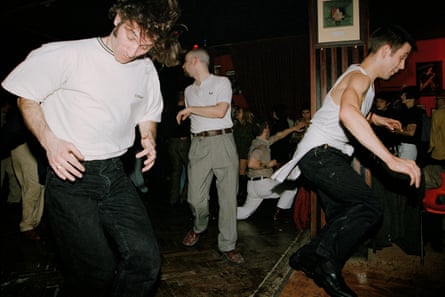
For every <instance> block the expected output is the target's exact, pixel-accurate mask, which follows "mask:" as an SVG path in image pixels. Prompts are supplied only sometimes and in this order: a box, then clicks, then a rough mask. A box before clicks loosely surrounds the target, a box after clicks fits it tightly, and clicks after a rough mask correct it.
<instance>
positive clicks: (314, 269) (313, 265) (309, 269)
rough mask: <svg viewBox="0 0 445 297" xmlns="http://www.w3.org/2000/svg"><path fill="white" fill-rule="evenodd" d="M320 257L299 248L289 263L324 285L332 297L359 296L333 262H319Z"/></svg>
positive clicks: (319, 284)
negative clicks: (337, 270)
mask: <svg viewBox="0 0 445 297" xmlns="http://www.w3.org/2000/svg"><path fill="white" fill-rule="evenodd" d="M319 259H320V258H318V259H317V257H316V256H315V255H310V254H307V253H305V252H304V250H302V249H299V250H298V251H297V252H296V253H294V254H293V255H292V256H291V257H290V259H289V265H290V266H291V267H292V268H293V269H295V270H301V271H303V272H304V273H305V274H306V276H307V277H310V278H312V279H313V280H314V282H315V283H316V284H317V285H318V286H320V287H322V288H323V289H324V290H325V291H326V292H327V293H328V294H329V295H330V296H332V297H357V294H356V293H355V292H354V291H352V290H351V289H350V288H349V287H348V286H347V285H346V283H345V281H344V279H343V277H342V276H341V274H340V273H338V272H336V269H335V267H334V265H332V264H331V262H325V263H323V264H319V263H318V262H317V261H319Z"/></svg>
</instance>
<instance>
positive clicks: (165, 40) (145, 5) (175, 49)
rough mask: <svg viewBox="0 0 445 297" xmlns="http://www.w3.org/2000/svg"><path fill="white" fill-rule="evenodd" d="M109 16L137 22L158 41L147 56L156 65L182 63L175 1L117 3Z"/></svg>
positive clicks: (117, 1)
mask: <svg viewBox="0 0 445 297" xmlns="http://www.w3.org/2000/svg"><path fill="white" fill-rule="evenodd" d="M109 12H110V17H111V18H114V17H115V16H116V15H117V14H119V16H120V17H121V18H122V20H123V21H131V22H136V23H137V24H138V25H139V27H140V28H141V30H142V31H143V32H145V34H147V36H150V37H151V38H152V39H153V40H154V41H155V42H154V45H153V48H152V49H151V50H150V51H149V53H148V54H149V56H150V57H151V58H152V60H153V61H157V62H159V63H161V64H164V65H166V66H168V67H170V66H176V65H178V64H179V63H180V62H179V59H178V58H179V55H180V54H182V53H183V51H182V48H181V45H180V43H179V40H178V37H179V34H178V32H177V31H176V30H175V24H176V21H177V20H178V18H179V16H180V9H179V5H178V3H177V1H176V0H116V3H115V4H114V5H113V6H112V7H111V8H110V11H109Z"/></svg>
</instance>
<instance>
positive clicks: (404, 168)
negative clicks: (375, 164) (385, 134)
mask: <svg viewBox="0 0 445 297" xmlns="http://www.w3.org/2000/svg"><path fill="white" fill-rule="evenodd" d="M387 165H388V167H389V169H391V170H393V171H395V172H399V173H404V174H406V175H408V176H409V177H410V185H411V186H412V185H415V186H416V188H419V187H420V181H421V174H422V173H421V170H420V168H419V167H418V166H417V164H416V162H415V161H413V160H408V159H402V158H398V157H396V156H394V157H393V158H392V159H391V161H390V162H388V163H387Z"/></svg>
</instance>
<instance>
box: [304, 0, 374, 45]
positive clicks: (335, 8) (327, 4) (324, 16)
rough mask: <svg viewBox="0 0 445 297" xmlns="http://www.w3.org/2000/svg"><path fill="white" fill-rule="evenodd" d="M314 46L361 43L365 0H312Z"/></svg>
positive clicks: (364, 22) (365, 8) (364, 18)
mask: <svg viewBox="0 0 445 297" xmlns="http://www.w3.org/2000/svg"><path fill="white" fill-rule="evenodd" d="M313 4H314V9H313V11H314V14H315V16H314V17H313V20H314V21H315V24H314V28H315V29H316V30H314V34H315V36H314V40H315V45H316V47H328V46H331V47H332V46H344V45H361V44H364V37H365V33H366V30H365V29H366V28H365V26H366V24H367V21H366V16H365V13H366V11H367V1H366V0H313Z"/></svg>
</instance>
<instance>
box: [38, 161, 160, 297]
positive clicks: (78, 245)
mask: <svg viewBox="0 0 445 297" xmlns="http://www.w3.org/2000/svg"><path fill="white" fill-rule="evenodd" d="M84 165H85V168H86V171H85V174H84V176H83V178H81V179H78V180H76V181H75V182H69V181H63V180H61V179H59V178H58V177H57V176H56V175H55V174H54V173H53V172H51V173H50V174H49V175H48V178H47V185H46V197H45V199H46V212H47V215H48V219H49V223H50V226H51V230H52V232H53V235H54V238H55V241H56V244H57V246H58V250H59V253H60V257H61V260H62V263H63V266H62V269H63V270H64V272H65V275H66V279H65V284H66V286H65V289H64V290H66V292H68V293H69V294H67V293H65V292H64V293H65V294H66V296H89V297H96V296H116V297H125V296H131V297H136V296H144V297H145V296H148V294H149V292H150V291H151V289H152V288H153V285H154V284H155V283H156V281H157V279H158V275H159V270H160V254H159V247H158V243H157V241H156V238H155V235H154V232H153V229H152V226H151V222H150V220H149V218H148V214H147V211H146V208H145V206H144V204H143V202H142V200H141V198H140V197H139V194H138V193H137V191H136V189H135V187H134V186H133V184H132V183H131V181H130V179H129V178H128V177H127V175H126V174H125V172H124V169H123V166H122V162H121V161H120V159H119V158H113V159H109V160H99V161H88V162H85V163H84ZM63 296H65V295H63Z"/></svg>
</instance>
